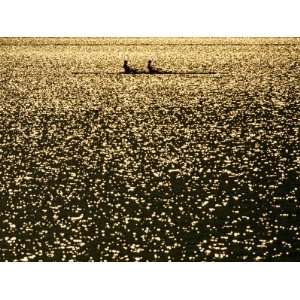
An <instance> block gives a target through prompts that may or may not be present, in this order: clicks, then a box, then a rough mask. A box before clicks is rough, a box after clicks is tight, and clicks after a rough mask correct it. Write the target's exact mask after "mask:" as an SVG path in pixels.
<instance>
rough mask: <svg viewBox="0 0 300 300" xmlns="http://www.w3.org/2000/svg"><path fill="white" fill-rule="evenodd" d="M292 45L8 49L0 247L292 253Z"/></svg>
mask: <svg viewBox="0 0 300 300" xmlns="http://www.w3.org/2000/svg"><path fill="white" fill-rule="evenodd" d="M102 42H103V41H102ZM281 42H282V40H281ZM103 43H104V42H103ZM199 43H201V40H199ZM108 48H109V49H108ZM299 48H300V45H299V44H297V43H296V44H294V45H292V44H290V43H289V44H288V45H281V46H276V45H270V46H268V47H266V46H265V45H264V46H261V45H251V46H247V45H240V46H239V45H231V46H230V45H223V46H221V45H211V46H207V45H206V46H205V47H204V46H201V45H191V44H188V45H184V44H182V43H181V42H178V45H177V46H176V45H172V46H171V45H169V46H168V45H167V44H166V45H161V44H160V45H155V43H154V44H151V45H147V46H145V45H144V46H139V47H136V46H131V45H123V46H120V45H113V44H112V45H111V46H109V47H108V46H107V45H105V46H101V45H98V46H93V47H92V46H83V45H81V46H74V45H73V46H58V45H56V46H51V45H48V46H43V47H37V46H35V47H30V46H26V47H25V46H22V47H20V46H16V45H15V46H14V45H10V46H1V48H0V62H1V73H0V81H1V86H0V96H1V97H0V99H1V100H0V115H1V118H0V120H1V121H0V158H1V167H0V195H1V202H0V205H1V210H0V216H1V220H2V221H1V222H2V227H1V228H2V234H1V235H2V236H3V239H1V251H0V257H1V260H2V261H3V260H10V261H12V260H21V261H37V260H46V261H49V260H56V261H65V260H75V261H87V260H97V261H98V260H101V261H103V260H108V261H145V260H149V261H167V260H171V261H203V260H209V261H211V260H214V261H264V260H299V259H300V252H299V251H300V230H299V225H300V223H299V222H300V221H299V220H300V204H299V199H300V197H299V194H300V192H299V189H300V173H299V172H300V151H299V147H300V146H299V145H300V140H299V137H300V135H299V128H300V126H299V125H300V124H299V121H300V115H299V114H300V113H299V111H300V110H299V108H300V107H299V104H300V85H299V73H300V67H299V65H298V64H297V61H299V53H300V52H299V50H300V49H299ZM120 51H121V52H122V53H123V52H124V53H127V54H128V56H129V58H130V59H131V61H133V63H135V64H141V63H142V62H143V61H147V59H148V58H149V55H150V54H151V55H152V56H151V57H153V56H155V57H157V62H159V63H160V64H161V65H162V67H163V68H164V67H166V68H167V67H170V66H171V67H172V68H174V69H176V70H181V69H184V70H195V69H196V68H199V66H201V68H202V69H204V68H206V69H212V70H215V71H216V72H217V73H218V74H219V76H206V77H205V76H203V77H199V76H193V75H191V76H187V75H180V74H176V75H175V74H173V75H168V76H166V75H164V76H162V75H151V76H149V75H140V76H125V75H118V74H98V75H94V76H84V75H82V76H74V74H72V72H73V71H74V70H80V69H91V68H94V69H95V68H98V69H100V70H103V69H105V70H108V71H109V72H111V73H113V72H118V71H120V70H119V68H120V62H122V59H123V58H122V59H120V57H119V53H120ZM174 58H177V59H174Z"/></svg>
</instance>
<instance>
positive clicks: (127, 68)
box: [123, 60, 138, 74]
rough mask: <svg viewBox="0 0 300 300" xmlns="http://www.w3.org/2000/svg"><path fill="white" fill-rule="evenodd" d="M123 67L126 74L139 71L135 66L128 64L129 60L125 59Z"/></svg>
mask: <svg viewBox="0 0 300 300" xmlns="http://www.w3.org/2000/svg"><path fill="white" fill-rule="evenodd" d="M123 68H124V73H125V74H136V73H138V70H136V69H133V68H131V67H129V66H128V61H127V60H124V64H123Z"/></svg>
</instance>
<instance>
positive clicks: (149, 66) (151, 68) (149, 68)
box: [147, 60, 159, 74]
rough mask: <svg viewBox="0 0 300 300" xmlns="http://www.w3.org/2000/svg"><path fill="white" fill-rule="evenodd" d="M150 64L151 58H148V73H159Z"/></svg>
mask: <svg viewBox="0 0 300 300" xmlns="http://www.w3.org/2000/svg"><path fill="white" fill-rule="evenodd" d="M151 64H152V60H148V65H147V69H148V71H149V73H150V74H157V73H159V71H158V70H156V69H155V68H154V67H153V66H152V65H151Z"/></svg>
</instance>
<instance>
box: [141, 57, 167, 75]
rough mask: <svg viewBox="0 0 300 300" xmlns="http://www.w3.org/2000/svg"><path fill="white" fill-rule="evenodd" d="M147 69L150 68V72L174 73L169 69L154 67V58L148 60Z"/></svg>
mask: <svg viewBox="0 0 300 300" xmlns="http://www.w3.org/2000/svg"><path fill="white" fill-rule="evenodd" d="M147 69H148V72H149V74H172V72H171V71H169V70H162V69H159V68H155V67H153V66H152V60H148V65H147Z"/></svg>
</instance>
